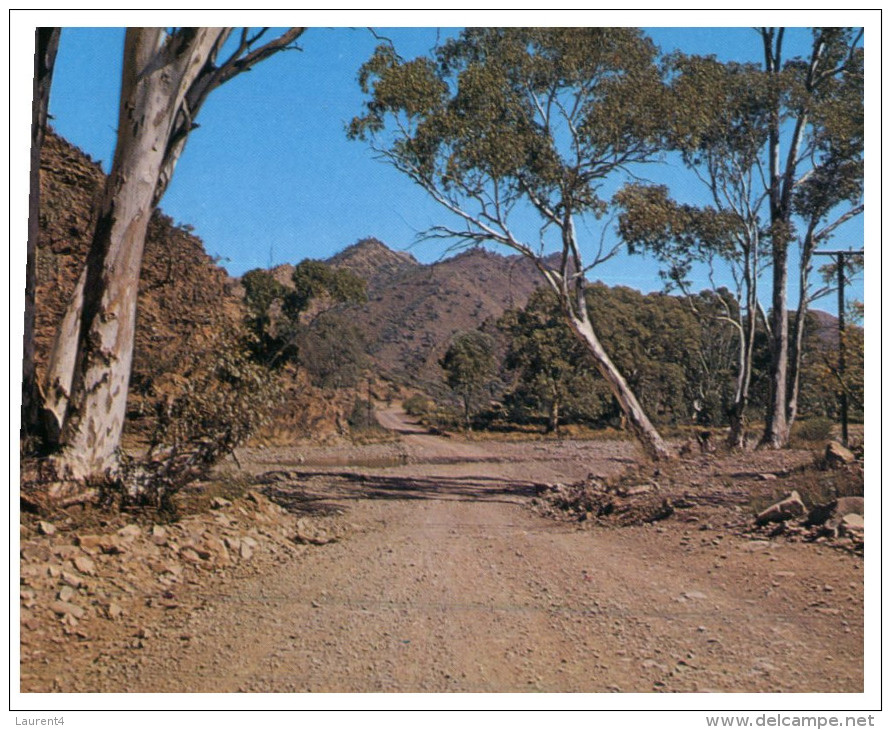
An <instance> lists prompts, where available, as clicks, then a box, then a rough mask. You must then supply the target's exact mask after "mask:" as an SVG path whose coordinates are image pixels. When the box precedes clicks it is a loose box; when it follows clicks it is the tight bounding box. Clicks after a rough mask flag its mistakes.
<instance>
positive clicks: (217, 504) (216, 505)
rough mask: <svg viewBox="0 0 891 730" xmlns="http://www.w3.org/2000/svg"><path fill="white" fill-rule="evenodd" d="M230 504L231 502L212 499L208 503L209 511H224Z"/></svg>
mask: <svg viewBox="0 0 891 730" xmlns="http://www.w3.org/2000/svg"><path fill="white" fill-rule="evenodd" d="M231 504H232V502H230V501H229V500H228V499H223V498H222V497H214V498H213V499H212V500H211V502H210V506H211V509H224V508H226V507H228V506H229V505H231Z"/></svg>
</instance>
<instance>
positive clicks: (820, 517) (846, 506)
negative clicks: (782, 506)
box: [807, 497, 863, 527]
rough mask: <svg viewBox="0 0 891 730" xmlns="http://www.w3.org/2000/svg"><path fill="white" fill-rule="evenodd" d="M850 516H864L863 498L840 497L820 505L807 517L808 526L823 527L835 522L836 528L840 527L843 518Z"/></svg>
mask: <svg viewBox="0 0 891 730" xmlns="http://www.w3.org/2000/svg"><path fill="white" fill-rule="evenodd" d="M848 514H858V515H862V514H863V497H839V498H838V499H834V500H832V501H831V502H826V503H825V504H818V505H817V506H816V507H814V508H813V509H812V510H811V511H810V512H809V513H808V516H807V524H808V525H809V526H810V525H823V524H827V523H829V522H830V521H833V520H834V521H835V524H834V525H829V526H830V527H835V526H837V525H838V523H839V521H840V519H841V517H843V516H844V515H848Z"/></svg>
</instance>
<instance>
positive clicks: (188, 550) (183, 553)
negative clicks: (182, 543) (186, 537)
mask: <svg viewBox="0 0 891 730" xmlns="http://www.w3.org/2000/svg"><path fill="white" fill-rule="evenodd" d="M179 556H180V557H181V558H182V559H183V560H187V561H188V562H190V563H200V562H201V556H200V555H198V553H197V552H196V551H195V549H194V548H192V547H184V548H181V549H180V551H179Z"/></svg>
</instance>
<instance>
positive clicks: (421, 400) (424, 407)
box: [402, 393, 433, 416]
mask: <svg viewBox="0 0 891 730" xmlns="http://www.w3.org/2000/svg"><path fill="white" fill-rule="evenodd" d="M432 407H433V404H432V403H431V402H430V399H429V398H428V397H427V396H425V395H422V394H421V393H415V394H414V395H413V396H410V397H408V398H406V399H405V400H404V401H403V402H402V408H403V410H404V411H405V412H406V413H407V414H408V415H410V416H426V415H427V414H428V413H430V410H431V408H432Z"/></svg>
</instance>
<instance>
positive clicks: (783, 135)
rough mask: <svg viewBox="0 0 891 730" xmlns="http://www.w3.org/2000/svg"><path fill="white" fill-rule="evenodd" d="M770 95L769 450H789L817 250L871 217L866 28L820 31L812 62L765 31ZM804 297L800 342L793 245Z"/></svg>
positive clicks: (779, 34) (775, 32)
mask: <svg viewBox="0 0 891 730" xmlns="http://www.w3.org/2000/svg"><path fill="white" fill-rule="evenodd" d="M758 32H759V35H760V38H761V43H762V47H763V52H764V72H763V73H764V75H765V77H766V79H767V80H768V85H769V88H770V97H769V101H768V106H769V122H768V141H767V146H766V149H765V157H766V163H765V170H764V176H765V188H766V192H767V199H768V208H769V219H768V223H769V228H768V235H769V242H770V251H771V271H772V297H771V321H770V340H771V367H770V404H769V406H768V410H767V414H766V420H765V429H764V435H763V436H762V444H764V445H766V446H771V447H774V448H776V447H781V446H785V445H786V444H787V443H788V441H789V431H790V429H791V426H792V422H793V421H794V419H795V415H796V413H797V409H798V405H797V400H798V387H799V371H800V365H801V345H802V342H803V336H804V326H805V322H806V314H807V308H808V305H809V303H810V301H811V300H812V299H813V298H814V296H815V293H814V292H813V291H812V290H811V287H810V284H809V275H810V272H811V268H812V256H813V252H814V250H815V249H816V247H817V246H818V245H819V244H820V243H822V242H825V241H827V240H829V239H830V238H831V237H832V235H833V234H834V232H835V231H836V230H837V229H838V227H839V226H841V225H842V224H843V223H845V222H846V221H848V220H850V219H852V218H854V217H856V216H858V215H860V214H861V213H862V212H863V198H862V194H863V145H864V138H863V47H862V44H861V40H862V38H863V30H862V29H856V28H814V29H813V30H812V34H811V44H810V52H809V55H807V56H801V57H792V58H789V59H786V56H785V48H784V41H785V35H786V34H785V29H784V28H761V29H759V31H758ZM793 243H797V244H798V246H799V251H800V258H799V263H798V272H799V283H800V285H801V294H800V299H799V304H798V307H797V309H796V314H795V319H794V329H795V332H794V334H793V336H792V338H791V361H790V334H789V318H788V315H787V309H788V304H787V302H788V297H787V286H788V277H789V247H790V244H793Z"/></svg>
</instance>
